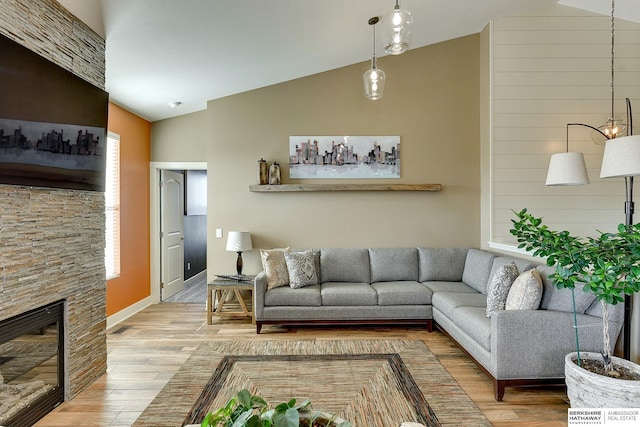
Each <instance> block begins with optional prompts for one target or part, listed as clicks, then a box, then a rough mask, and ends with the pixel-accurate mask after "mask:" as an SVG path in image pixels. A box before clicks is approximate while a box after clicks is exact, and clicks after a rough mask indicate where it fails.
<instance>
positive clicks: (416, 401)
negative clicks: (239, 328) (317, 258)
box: [134, 340, 491, 427]
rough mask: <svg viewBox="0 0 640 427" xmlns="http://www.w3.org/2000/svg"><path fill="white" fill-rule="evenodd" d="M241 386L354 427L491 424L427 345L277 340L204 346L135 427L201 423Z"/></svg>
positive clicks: (198, 349)
mask: <svg viewBox="0 0 640 427" xmlns="http://www.w3.org/2000/svg"><path fill="white" fill-rule="evenodd" d="M243 388H246V389H248V390H249V391H250V392H251V393H253V394H257V395H260V396H262V397H263V398H265V400H267V402H269V403H271V404H278V403H281V402H286V401H288V400H289V399H291V398H296V399H299V400H300V401H301V400H304V399H310V400H311V402H312V404H313V408H314V409H315V410H322V411H326V412H331V413H335V414H337V415H338V416H340V417H341V418H344V419H346V420H349V421H350V422H351V423H352V424H353V425H354V426H361V427H362V426H369V427H371V426H381V427H393V426H399V425H400V423H401V422H403V421H412V422H418V423H421V424H424V425H425V426H441V425H442V426H446V425H473V426H490V425H491V424H490V423H489V422H488V421H487V419H486V418H485V417H484V415H483V414H482V413H481V412H480V410H479V409H478V408H477V407H476V406H475V404H474V403H473V402H472V401H471V399H470V398H469V397H468V396H467V395H466V394H465V393H464V391H463V390H462V389H461V388H460V386H459V385H458V383H456V381H455V380H454V379H453V378H452V377H451V376H450V375H449V373H448V372H447V371H446V370H445V369H444V368H443V367H442V365H440V363H439V362H438V360H437V358H436V357H435V356H434V355H433V354H432V353H431V352H430V351H429V349H428V348H427V347H426V346H425V344H424V343H423V342H422V341H417V340H416V341H413V340H380V341H378V340H349V341H346V340H345V341H321V340H308V341H275V340H273V341H237V342H233V341H219V342H207V343H203V344H201V345H200V346H199V347H198V348H197V349H196V350H195V352H194V353H193V354H192V355H191V357H190V358H189V359H188V360H187V362H186V363H185V364H184V365H183V366H182V367H181V368H180V370H179V371H178V372H177V373H176V374H175V375H174V376H173V378H172V379H171V380H170V381H169V382H168V383H167V385H166V386H165V387H164V388H163V389H162V390H161V391H160V393H159V394H158V396H157V397H156V398H155V399H154V400H153V402H151V404H150V405H149V406H148V407H147V409H146V410H145V411H144V412H143V413H142V414H141V415H140V417H139V418H138V420H137V421H136V422H135V423H134V426H137V427H152V426H153V427H158V426H172V427H175V426H182V425H185V424H199V423H200V422H201V421H202V418H203V417H204V416H205V414H206V413H207V412H209V411H212V410H215V409H216V408H219V407H221V406H224V405H225V403H226V402H227V401H228V400H229V399H230V398H231V397H232V396H233V395H235V393H237V391H239V390H241V389H243Z"/></svg>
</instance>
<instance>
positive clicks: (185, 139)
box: [151, 110, 210, 162]
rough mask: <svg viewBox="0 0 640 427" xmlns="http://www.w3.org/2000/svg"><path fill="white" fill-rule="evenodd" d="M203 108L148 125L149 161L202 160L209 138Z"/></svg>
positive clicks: (205, 114) (205, 113)
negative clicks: (149, 133)
mask: <svg viewBox="0 0 640 427" xmlns="http://www.w3.org/2000/svg"><path fill="white" fill-rule="evenodd" d="M208 117H209V116H208V114H207V111H206V110H203V111H198V112H195V113H191V114H185V115H182V116H177V117H174V118H171V119H166V120H160V121H157V122H154V123H153V126H152V127H151V140H152V141H153V143H152V144H151V161H153V162H202V161H205V158H204V156H205V153H206V152H207V141H208V139H209V138H210V131H209V129H210V127H209V125H208Z"/></svg>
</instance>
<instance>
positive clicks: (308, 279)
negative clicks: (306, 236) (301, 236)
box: [284, 251, 318, 289]
mask: <svg viewBox="0 0 640 427" xmlns="http://www.w3.org/2000/svg"><path fill="white" fill-rule="evenodd" d="M284 260H285V262H286V263H287V270H288V271H289V286H291V287H292V288H294V289H298V288H302V287H305V286H311V285H317V284H318V276H317V275H316V265H315V261H314V258H313V252H312V251H304V252H286V253H285V254H284Z"/></svg>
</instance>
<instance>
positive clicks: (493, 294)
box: [486, 262, 519, 317]
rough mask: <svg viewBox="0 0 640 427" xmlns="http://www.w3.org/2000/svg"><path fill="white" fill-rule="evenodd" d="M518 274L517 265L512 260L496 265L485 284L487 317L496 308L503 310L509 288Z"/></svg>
mask: <svg viewBox="0 0 640 427" xmlns="http://www.w3.org/2000/svg"><path fill="white" fill-rule="evenodd" d="M518 274H519V271H518V267H516V264H515V263H513V262H510V263H508V264H505V265H503V266H500V267H498V269H497V270H496V272H495V274H494V275H493V277H492V278H491V282H489V285H487V312H486V315H487V317H491V313H493V312H494V311H496V310H504V307H505V304H506V302H507V296H508V295H509V289H510V288H511V285H512V284H513V281H514V280H516V278H517V277H518Z"/></svg>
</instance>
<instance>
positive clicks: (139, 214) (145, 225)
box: [107, 103, 151, 316]
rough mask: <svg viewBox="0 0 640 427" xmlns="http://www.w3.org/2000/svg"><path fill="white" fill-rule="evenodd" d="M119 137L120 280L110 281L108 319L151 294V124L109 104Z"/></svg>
mask: <svg viewBox="0 0 640 427" xmlns="http://www.w3.org/2000/svg"><path fill="white" fill-rule="evenodd" d="M107 127H108V128H109V130H110V131H111V132H114V133H117V134H118V135H120V173H121V175H120V215H121V216H120V227H121V228H120V250H121V252H120V256H121V258H120V277H117V278H115V279H111V280H108V281H107V316H110V315H112V314H114V313H117V312H119V311H120V310H122V309H124V308H127V307H129V306H130V305H132V304H134V303H136V302H138V301H140V300H142V299H144V298H146V297H148V296H150V295H151V286H150V283H151V277H150V247H149V237H150V236H149V228H150V226H149V215H150V213H149V209H150V207H149V205H150V201H149V161H150V159H151V123H149V122H148V121H146V120H144V119H142V118H140V117H138V116H136V115H135V114H132V113H130V112H129V111H127V110H125V109H123V108H121V107H119V106H117V105H115V104H112V103H109V121H108V125H107Z"/></svg>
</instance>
